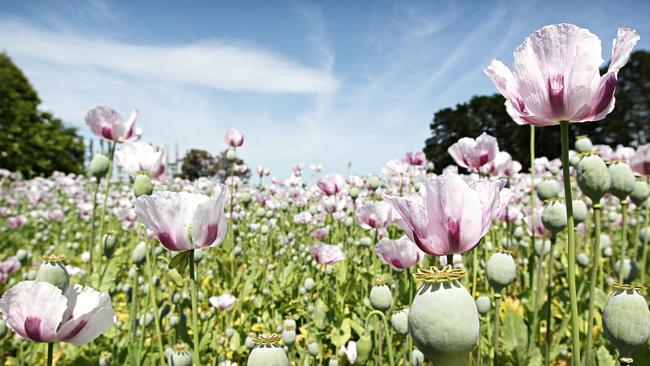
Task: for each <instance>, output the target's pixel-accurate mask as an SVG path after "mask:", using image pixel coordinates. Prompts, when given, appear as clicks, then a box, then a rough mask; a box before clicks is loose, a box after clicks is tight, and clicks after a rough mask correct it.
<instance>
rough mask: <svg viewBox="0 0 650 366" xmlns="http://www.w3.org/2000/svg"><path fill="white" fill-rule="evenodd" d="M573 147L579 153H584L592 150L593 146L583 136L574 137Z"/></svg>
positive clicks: (587, 138)
mask: <svg viewBox="0 0 650 366" xmlns="http://www.w3.org/2000/svg"><path fill="white" fill-rule="evenodd" d="M573 147H574V148H575V149H576V151H577V152H579V153H586V152H588V151H591V150H593V149H594V145H593V144H592V143H591V140H590V139H589V137H587V136H585V135H581V136H576V142H575V144H574V145H573Z"/></svg>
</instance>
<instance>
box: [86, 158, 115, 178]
mask: <svg viewBox="0 0 650 366" xmlns="http://www.w3.org/2000/svg"><path fill="white" fill-rule="evenodd" d="M110 166H111V161H110V160H108V158H107V157H106V156H105V155H103V154H96V155H95V156H93V158H92V160H90V164H89V165H88V172H89V173H90V175H92V176H93V177H95V178H97V179H99V178H103V177H105V176H106V174H108V170H109V168H110Z"/></svg>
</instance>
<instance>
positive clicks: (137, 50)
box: [0, 20, 338, 93]
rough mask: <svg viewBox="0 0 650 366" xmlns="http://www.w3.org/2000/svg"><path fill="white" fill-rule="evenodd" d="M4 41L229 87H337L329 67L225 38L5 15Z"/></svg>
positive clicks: (93, 63)
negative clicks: (65, 28)
mask: <svg viewBox="0 0 650 366" xmlns="http://www.w3.org/2000/svg"><path fill="white" fill-rule="evenodd" d="M0 46H1V47H2V48H4V49H5V50H7V51H8V52H9V53H10V54H11V55H12V56H14V57H19V58H26V59H32V60H42V61H47V62H51V63H57V64H60V65H67V66H75V67H83V68H87V67H95V68H101V69H103V70H108V71H111V72H119V73H123V74H125V75H128V76H130V77H132V78H147V79H158V80H161V81H167V82H176V83H182V84H189V85H197V86H203V87H207V88H213V89H218V90H226V91H253V92H264V93H320V92H329V91H334V90H336V88H337V87H338V82H337V81H336V80H335V79H334V78H333V77H332V76H331V75H330V73H329V71H327V70H321V69H318V68H310V67H306V66H302V65H300V64H298V63H297V62H295V61H293V60H291V59H288V58H286V57H283V56H282V55H277V54H274V53H271V52H269V51H265V50H262V49H259V48H257V47H253V46H241V45H234V44H228V43H225V42H221V41H203V42H197V43H194V44H190V45H183V46H152V45H136V44H129V43H121V42H116V41H111V40H105V39H98V38H91V37H84V36H81V35H78V34H71V33H65V32H53V31H48V30H43V29H39V28H36V27H33V26H30V25H27V24H24V23H21V22H17V21H6V20H4V21H0Z"/></svg>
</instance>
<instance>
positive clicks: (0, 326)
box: [0, 319, 7, 339]
mask: <svg viewBox="0 0 650 366" xmlns="http://www.w3.org/2000/svg"><path fill="white" fill-rule="evenodd" d="M6 335H7V323H5V321H4V320H2V319H0V339H2V338H4V337H5V336H6Z"/></svg>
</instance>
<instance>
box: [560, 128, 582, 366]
mask: <svg viewBox="0 0 650 366" xmlns="http://www.w3.org/2000/svg"><path fill="white" fill-rule="evenodd" d="M560 130H561V134H562V175H563V180H564V199H565V201H566V202H565V204H566V216H567V241H568V245H567V247H568V250H569V265H568V267H569V268H568V270H569V271H568V272H569V273H568V274H569V278H568V280H569V296H570V298H571V301H570V303H571V340H572V342H571V343H572V344H573V349H572V352H571V359H572V361H573V362H572V366H580V316H579V314H578V299H577V296H576V239H575V227H574V226H575V225H574V222H573V194H572V192H571V174H570V171H569V164H570V163H569V121H562V122H560Z"/></svg>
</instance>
